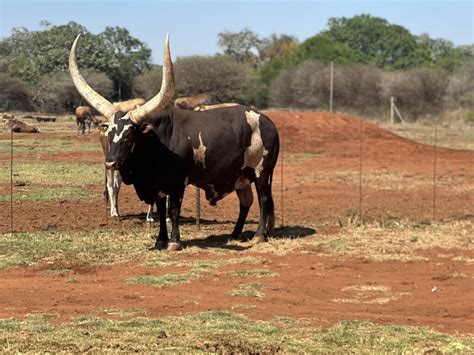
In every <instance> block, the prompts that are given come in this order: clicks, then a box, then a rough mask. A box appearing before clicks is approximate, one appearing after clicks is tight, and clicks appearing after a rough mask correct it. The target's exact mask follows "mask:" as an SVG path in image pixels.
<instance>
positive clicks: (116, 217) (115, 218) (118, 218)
mask: <svg viewBox="0 0 474 355" xmlns="http://www.w3.org/2000/svg"><path fill="white" fill-rule="evenodd" d="M112 219H113V220H114V222H120V217H119V216H112Z"/></svg>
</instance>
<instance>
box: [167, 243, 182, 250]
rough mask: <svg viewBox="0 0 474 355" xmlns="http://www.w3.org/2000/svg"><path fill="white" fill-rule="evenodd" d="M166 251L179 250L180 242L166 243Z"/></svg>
mask: <svg viewBox="0 0 474 355" xmlns="http://www.w3.org/2000/svg"><path fill="white" fill-rule="evenodd" d="M167 249H168V251H178V250H181V243H180V242H171V243H169V244H168V248H167Z"/></svg>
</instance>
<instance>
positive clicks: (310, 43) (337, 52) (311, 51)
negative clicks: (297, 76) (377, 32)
mask: <svg viewBox="0 0 474 355" xmlns="http://www.w3.org/2000/svg"><path fill="white" fill-rule="evenodd" d="M308 60H319V61H322V62H325V63H328V62H330V61H335V62H336V63H340V64H347V63H353V62H357V61H358V60H359V57H358V56H357V53H356V52H355V51H354V50H353V49H351V48H350V47H348V46H347V45H345V44H344V43H340V42H337V41H336V40H335V39H334V38H332V37H331V36H329V35H327V34H318V35H316V36H313V37H310V38H308V39H307V40H306V41H304V42H303V43H302V44H301V45H300V46H299V48H298V49H297V50H296V51H295V52H294V54H293V55H291V56H290V57H289V58H288V62H289V63H290V64H291V65H297V64H300V63H303V62H305V61H308Z"/></svg>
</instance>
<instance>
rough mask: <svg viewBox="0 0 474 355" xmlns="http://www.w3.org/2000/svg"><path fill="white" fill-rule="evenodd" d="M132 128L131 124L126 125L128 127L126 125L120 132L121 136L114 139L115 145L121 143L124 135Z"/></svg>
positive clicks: (116, 135)
mask: <svg viewBox="0 0 474 355" xmlns="http://www.w3.org/2000/svg"><path fill="white" fill-rule="evenodd" d="M130 127H132V125H131V124H126V125H124V126H123V130H122V132H120V134H115V136H114V139H113V142H114V143H117V142H119V141H120V140H121V139H122V136H123V134H124V133H125V132H126V131H127V130H128V129H129V128H130Z"/></svg>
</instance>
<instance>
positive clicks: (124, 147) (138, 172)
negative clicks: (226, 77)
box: [69, 35, 279, 251]
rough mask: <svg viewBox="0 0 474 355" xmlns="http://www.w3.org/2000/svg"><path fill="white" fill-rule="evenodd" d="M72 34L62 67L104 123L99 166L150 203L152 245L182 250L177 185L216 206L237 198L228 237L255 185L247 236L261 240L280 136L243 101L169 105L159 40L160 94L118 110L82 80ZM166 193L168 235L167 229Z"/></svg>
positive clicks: (268, 219) (169, 68) (271, 218)
mask: <svg viewBox="0 0 474 355" xmlns="http://www.w3.org/2000/svg"><path fill="white" fill-rule="evenodd" d="M79 38H80V35H79V36H77V38H76V39H75V41H74V43H73V45H72V47H71V51H70V54H69V70H70V73H71V77H72V79H73V82H74V84H75V86H76V88H77V90H78V92H79V93H80V94H81V95H82V96H83V97H84V98H85V99H86V100H87V101H88V102H89V103H90V104H91V105H92V106H93V107H94V108H96V109H97V110H98V111H99V112H101V113H102V114H103V115H104V116H105V117H107V118H109V119H110V120H111V123H110V125H109V128H108V130H107V135H108V141H109V144H110V149H109V152H108V154H107V159H106V163H105V165H106V167H107V168H109V169H117V170H119V171H120V174H121V176H122V180H123V182H124V183H125V184H133V186H134V188H135V191H136V193H137V195H138V197H139V198H140V199H141V200H143V201H145V202H146V203H148V204H151V203H153V202H155V201H156V204H157V208H158V216H159V220H160V229H159V233H158V236H157V238H156V242H155V249H158V250H162V249H165V248H166V249H168V250H170V251H174V250H179V249H180V248H181V241H180V233H179V225H178V217H179V214H180V210H181V203H182V200H183V195H184V190H185V188H186V186H187V185H189V184H192V185H195V186H197V187H199V188H201V189H203V190H204V191H205V196H206V199H207V200H208V201H209V202H210V203H211V205H215V204H216V203H217V201H219V200H220V199H222V198H223V197H224V196H226V195H228V194H230V193H231V192H233V191H236V192H237V196H238V198H239V202H240V203H239V205H240V206H239V207H240V210H239V216H238V219H237V222H236V224H235V227H234V229H233V231H232V233H231V234H230V238H231V239H233V238H238V237H239V236H240V235H241V233H242V230H243V227H244V224H245V220H246V218H247V215H248V212H249V209H250V206H251V205H252V203H253V195H252V189H251V184H252V183H255V187H256V191H257V195H258V202H259V205H260V218H259V224H258V228H257V231H256V233H255V235H254V240H255V241H256V242H261V241H265V240H266V239H267V236H268V235H269V234H271V232H272V229H273V227H274V223H275V213H274V203H273V197H272V178H273V170H274V168H275V165H276V162H277V159H278V153H279V136H278V131H277V129H276V127H275V125H274V123H273V122H272V121H271V120H270V119H269V118H268V117H267V116H265V115H264V114H262V113H259V112H258V111H255V110H253V109H250V108H247V107H244V106H240V105H239V106H233V107H225V108H219V109H215V110H209V111H202V112H195V111H189V110H182V109H180V108H176V107H174V106H172V105H170V103H171V101H172V97H173V95H174V92H175V81H174V73H173V65H172V62H171V56H170V50H169V38H168V36H167V38H166V44H165V56H164V64H163V81H162V84H161V89H160V91H159V93H158V94H157V95H156V96H154V97H153V98H151V99H150V100H149V101H147V102H146V103H145V104H143V105H142V106H140V107H138V108H136V109H134V110H132V111H129V112H121V111H117V109H116V108H115V107H114V106H113V105H112V104H111V103H110V102H109V101H107V100H106V99H105V98H104V97H102V96H101V95H100V94H98V93H97V92H95V91H94V90H93V89H92V88H91V87H90V86H89V85H88V84H87V83H86V82H85V80H84V79H83V77H82V76H81V74H80V72H79V68H78V66H77V62H76V54H75V53H76V45H77V43H78V40H79ZM167 195H168V196H169V201H170V215H171V224H172V229H171V238H170V240H168V232H167V226H166V213H165V211H166V202H165V201H166V199H165V197H166V196H167Z"/></svg>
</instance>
